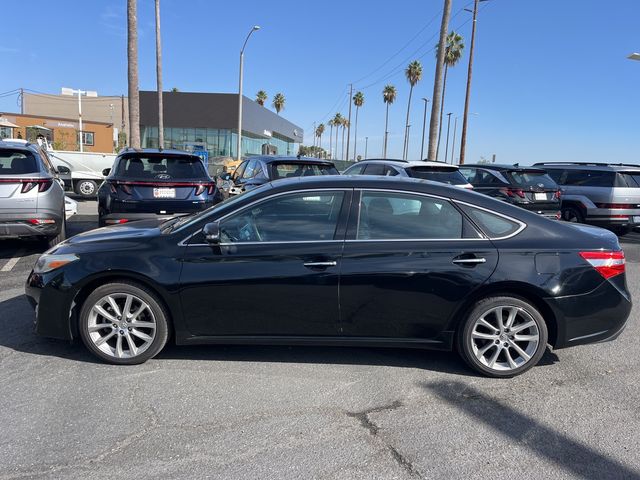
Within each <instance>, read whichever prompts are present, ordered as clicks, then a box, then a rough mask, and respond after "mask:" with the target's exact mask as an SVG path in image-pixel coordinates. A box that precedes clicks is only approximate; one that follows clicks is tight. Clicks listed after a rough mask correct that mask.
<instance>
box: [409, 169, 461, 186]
mask: <svg viewBox="0 0 640 480" xmlns="http://www.w3.org/2000/svg"><path fill="white" fill-rule="evenodd" d="M406 171H407V173H408V174H409V176H410V177H414V178H422V179H423V180H431V181H434V182H440V183H448V184H449V185H466V184H467V183H469V182H468V181H467V179H466V178H464V175H462V173H460V171H459V170H458V169H457V168H446V167H411V168H407V169H406Z"/></svg>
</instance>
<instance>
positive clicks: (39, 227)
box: [0, 212, 62, 238]
mask: <svg viewBox="0 0 640 480" xmlns="http://www.w3.org/2000/svg"><path fill="white" fill-rule="evenodd" d="M37 220H39V221H42V222H53V223H37V222H36V221H37ZM61 228H62V218H61V217H60V215H53V214H50V213H37V212H20V213H0V238H23V237H52V236H56V235H58V233H60V229H61Z"/></svg>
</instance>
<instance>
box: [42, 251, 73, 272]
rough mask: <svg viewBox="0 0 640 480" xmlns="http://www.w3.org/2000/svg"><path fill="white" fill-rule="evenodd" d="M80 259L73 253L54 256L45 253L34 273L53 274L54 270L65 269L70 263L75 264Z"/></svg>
mask: <svg viewBox="0 0 640 480" xmlns="http://www.w3.org/2000/svg"><path fill="white" fill-rule="evenodd" d="M78 258H79V257H78V256H77V255H75V254H73V253H71V254H67V255H53V254H48V253H45V254H43V255H42V256H41V257H40V258H39V259H38V261H37V262H36V264H35V266H34V267H33V271H34V273H47V272H51V271H52V270H56V269H58V268H60V267H64V266H65V265H67V264H68V263H71V262H75V261H76V260H78Z"/></svg>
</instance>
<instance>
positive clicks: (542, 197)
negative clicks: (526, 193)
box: [533, 193, 547, 200]
mask: <svg viewBox="0 0 640 480" xmlns="http://www.w3.org/2000/svg"><path fill="white" fill-rule="evenodd" d="M533 198H535V199H536V200H546V199H547V194H546V193H534V194H533Z"/></svg>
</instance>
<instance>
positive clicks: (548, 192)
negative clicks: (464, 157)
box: [460, 163, 560, 220]
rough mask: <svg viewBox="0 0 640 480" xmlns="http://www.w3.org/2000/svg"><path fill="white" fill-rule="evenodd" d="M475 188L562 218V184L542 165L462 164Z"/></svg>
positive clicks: (551, 216) (492, 195)
mask: <svg viewBox="0 0 640 480" xmlns="http://www.w3.org/2000/svg"><path fill="white" fill-rule="evenodd" d="M460 172H461V173H462V175H464V176H465V177H466V178H467V179H468V180H469V182H470V183H471V185H473V188H474V189H475V190H476V191H477V192H478V193H484V194H485V195H488V196H490V197H493V198H497V199H498V200H502V201H503V202H507V203H511V204H513V205H517V206H518V207H521V208H524V209H526V210H530V211H532V212H535V213H537V214H539V215H542V216H544V217H548V218H552V219H556V220H559V219H560V188H559V187H558V185H557V184H556V182H555V181H553V179H552V178H551V177H549V175H547V174H546V172H545V171H544V170H542V169H540V168H534V167H525V166H522V167H521V166H519V165H518V164H514V165H497V164H493V163H491V164H478V165H466V164H465V165H464V166H461V167H460Z"/></svg>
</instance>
